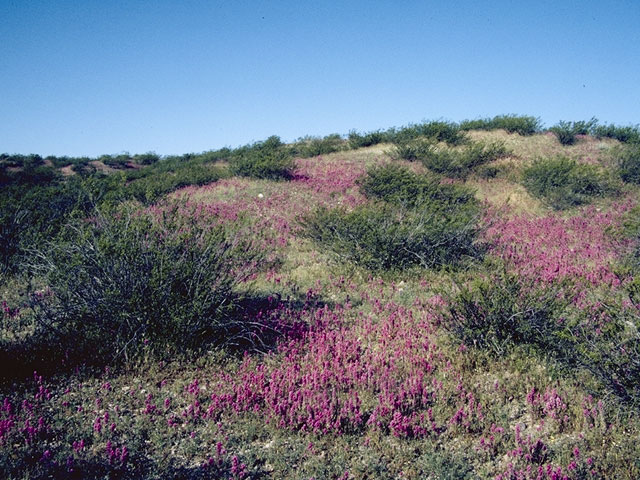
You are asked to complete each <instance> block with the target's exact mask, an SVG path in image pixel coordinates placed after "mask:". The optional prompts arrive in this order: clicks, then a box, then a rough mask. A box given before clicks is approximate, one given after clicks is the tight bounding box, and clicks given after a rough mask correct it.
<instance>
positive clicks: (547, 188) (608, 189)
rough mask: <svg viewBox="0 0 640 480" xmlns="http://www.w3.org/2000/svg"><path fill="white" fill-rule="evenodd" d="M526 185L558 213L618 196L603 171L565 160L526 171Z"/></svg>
mask: <svg viewBox="0 0 640 480" xmlns="http://www.w3.org/2000/svg"><path fill="white" fill-rule="evenodd" d="M523 183H524V186H525V187H526V188H527V190H529V192H530V193H531V194H533V195H535V196H536V197H539V198H542V199H544V200H545V201H547V202H548V203H549V204H550V205H551V206H552V207H553V208H555V209H558V210H561V209H564V208H569V207H573V206H578V205H582V204H585V203H588V202H590V201H591V200H592V199H593V197H596V196H603V195H606V194H609V193H613V194H615V193H616V192H617V189H616V186H615V184H614V183H613V181H612V180H611V179H610V178H609V176H608V175H606V174H605V172H603V171H602V170H601V169H600V168H598V167H597V166H595V165H585V164H580V163H577V162H576V161H575V160H572V159H569V158H566V157H558V158H550V159H544V160H538V161H536V162H535V163H534V164H533V165H531V166H530V167H528V168H527V169H526V170H525V171H524V174H523Z"/></svg>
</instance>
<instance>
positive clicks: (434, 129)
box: [389, 121, 467, 145]
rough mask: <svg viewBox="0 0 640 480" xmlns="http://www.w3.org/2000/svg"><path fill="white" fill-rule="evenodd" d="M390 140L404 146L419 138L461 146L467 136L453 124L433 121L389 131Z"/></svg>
mask: <svg viewBox="0 0 640 480" xmlns="http://www.w3.org/2000/svg"><path fill="white" fill-rule="evenodd" d="M389 136H390V140H391V141H392V142H393V143H396V144H403V143H407V142H410V141H412V140H415V139H417V138H427V139H431V140H433V141H435V142H446V143H447V144H449V145H461V144H463V143H465V142H466V141H467V138H466V135H465V133H464V132H462V131H461V130H460V127H459V126H458V125H457V124H455V123H453V122H444V121H432V122H425V123H419V124H412V125H408V126H406V127H403V128H400V129H398V130H396V129H392V130H389Z"/></svg>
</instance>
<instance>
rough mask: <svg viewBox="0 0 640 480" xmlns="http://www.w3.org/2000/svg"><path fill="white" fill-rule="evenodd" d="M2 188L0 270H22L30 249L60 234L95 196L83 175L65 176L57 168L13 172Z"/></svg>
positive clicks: (0, 196)
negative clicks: (88, 191) (90, 194)
mask: <svg viewBox="0 0 640 480" xmlns="http://www.w3.org/2000/svg"><path fill="white" fill-rule="evenodd" d="M5 180H6V182H5V183H4V185H2V188H1V189H0V273H9V272H17V271H19V270H20V264H21V262H22V257H23V256H24V254H25V251H26V249H28V248H30V247H32V246H33V245H37V244H38V243H40V242H43V241H45V240H47V239H49V238H51V237H52V236H54V235H56V234H57V233H58V232H59V231H60V229H62V228H63V226H64V224H65V223H66V221H67V219H68V218H69V217H70V216H71V215H73V214H79V215H81V214H82V212H83V211H85V210H86V209H87V208H89V206H90V204H91V198H90V197H89V196H88V195H87V192H86V191H85V190H84V188H83V181H82V180H81V179H80V178H75V177H74V178H70V179H67V180H65V179H63V178H62V177H61V175H60V174H58V173H57V172H56V171H55V170H54V169H52V168H49V167H36V168H33V169H25V170H23V171H20V172H14V173H11V174H10V175H9V176H7V177H6V178H5Z"/></svg>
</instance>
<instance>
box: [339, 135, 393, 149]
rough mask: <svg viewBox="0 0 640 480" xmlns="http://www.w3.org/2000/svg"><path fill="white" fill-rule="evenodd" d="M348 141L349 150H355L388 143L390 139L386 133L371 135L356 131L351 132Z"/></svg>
mask: <svg viewBox="0 0 640 480" xmlns="http://www.w3.org/2000/svg"><path fill="white" fill-rule="evenodd" d="M347 141H348V143H349V148H351V149H352V150H355V149H357V148H364V147H371V146H373V145H377V144H379V143H385V142H388V141H389V138H388V135H387V133H386V132H382V131H380V130H376V131H374V132H369V133H358V132H356V131H355V130H352V131H350V132H349V136H348V138H347Z"/></svg>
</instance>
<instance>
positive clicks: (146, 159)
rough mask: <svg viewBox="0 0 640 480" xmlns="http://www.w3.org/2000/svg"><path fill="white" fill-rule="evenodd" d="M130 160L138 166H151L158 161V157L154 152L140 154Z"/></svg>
mask: <svg viewBox="0 0 640 480" xmlns="http://www.w3.org/2000/svg"><path fill="white" fill-rule="evenodd" d="M132 160H133V162H134V163H137V164H138V165H153V164H154V163H156V162H159V161H160V155H158V154H156V153H155V152H147V153H141V154H138V155H134V156H133V158H132Z"/></svg>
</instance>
